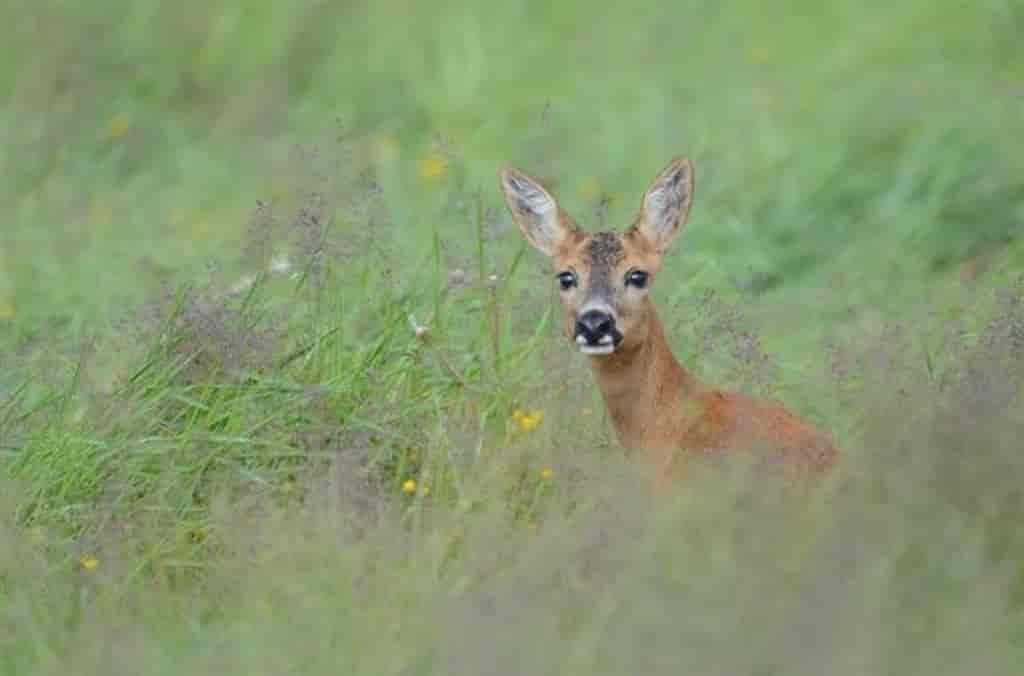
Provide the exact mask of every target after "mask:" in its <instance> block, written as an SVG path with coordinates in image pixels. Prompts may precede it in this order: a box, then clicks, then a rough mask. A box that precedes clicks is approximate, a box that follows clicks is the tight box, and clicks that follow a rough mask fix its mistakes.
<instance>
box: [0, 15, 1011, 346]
mask: <svg viewBox="0 0 1024 676" xmlns="http://www.w3.org/2000/svg"><path fill="white" fill-rule="evenodd" d="M0 12H2V15H0V20H2V26H3V28H2V31H3V33H2V38H3V39H2V40H0V44H2V45H3V46H2V47H0V49H2V50H3V60H2V66H0V84H2V87H0V92H3V99H2V111H0V115H2V127H0V134H2V139H0V140H2V143H0V146H2V148H3V151H2V152H3V154H2V156H0V171H2V176H3V181H2V185H0V190H2V191H3V192H2V194H0V203H2V204H3V208H2V211H0V214H2V216H0V218H2V220H3V223H2V226H3V227H2V228H0V232H2V235H0V246H2V254H0V322H2V324H0V327H2V328H0V331H2V332H3V336H4V338H5V339H7V340H5V341H4V342H5V343H7V344H10V343H9V339H10V337H11V334H12V332H13V333H14V334H15V335H19V334H20V335H24V333H25V332H34V331H42V332H44V333H47V334H52V332H54V331H55V330H56V329H58V328H59V327H63V326H66V325H68V324H71V325H78V324H79V323H80V322H82V321H83V320H86V319H88V320H89V321H97V320H98V321H99V322H100V323H102V322H103V321H106V320H107V319H108V315H109V314H110V312H111V310H114V311H116V310H117V309H119V308H122V307H124V304H125V303H132V302H137V301H138V300H139V299H140V298H143V297H145V295H146V294H147V293H151V292H152V289H153V288H154V283H155V282H157V281H159V280H161V279H167V278H176V279H180V278H188V276H189V275H190V274H192V273H193V272H194V270H195V266H197V265H199V264H200V263H202V262H204V261H209V260H211V259H216V260H218V261H219V262H221V263H223V264H225V265H228V264H231V263H232V262H233V261H234V260H235V259H236V258H237V257H238V252H239V251H240V249H241V247H240V246H239V242H240V236H241V233H242V231H243V226H244V224H245V222H246V220H247V219H248V217H249V214H250V213H251V211H252V209H253V207H254V205H255V202H256V200H258V199H262V200H272V199H274V198H276V197H280V196H281V194H282V193H284V192H287V191H288V190H291V189H294V190H302V189H303V187H305V186H304V185H303V184H302V181H301V180H298V179H295V180H292V181H291V182H290V183H289V180H288V179H289V178H292V179H294V178H295V176H296V174H299V173H302V172H303V171H305V172H307V174H308V169H309V168H308V167H307V166H304V165H306V164H308V163H307V162H306V161H304V160H302V159H298V160H296V159H295V158H294V156H293V154H292V152H291V151H292V149H293V147H294V146H295V145H296V144H301V145H302V146H304V147H317V148H320V149H321V151H322V152H323V153H325V154H326V155H327V156H328V157H332V155H331V153H332V152H334V146H333V145H332V142H333V141H334V140H335V139H336V138H337V137H338V136H339V135H341V134H344V135H345V138H346V139H347V143H348V146H347V147H348V149H349V150H350V151H352V150H353V149H354V152H349V154H348V155H347V156H346V157H345V158H344V159H342V158H339V157H334V159H335V160H337V161H343V162H345V163H348V164H350V165H353V164H354V165H356V166H357V168H359V169H360V170H361V169H363V168H365V167H364V166H362V165H360V163H363V164H364V165H370V166H372V168H373V170H374V171H376V172H377V173H378V174H381V175H383V176H384V180H386V181H389V185H388V190H387V195H386V199H387V200H388V203H389V207H390V210H391V214H392V216H391V219H392V220H393V222H394V225H395V227H394V228H393V229H392V230H389V231H388V233H380V237H381V239H384V238H398V239H401V240H404V241H406V242H419V243H422V242H425V241H428V239H427V238H428V233H429V231H430V223H429V222H430V221H432V220H433V221H436V220H437V219H438V218H440V217H439V216H438V214H437V213H436V210H432V209H431V202H430V197H431V195H430V193H432V192H433V193H441V192H443V191H445V190H446V189H450V182H451V179H452V176H451V174H450V173H446V172H445V171H444V168H442V169H441V170H440V171H439V172H435V173H434V174H431V171H430V169H429V168H427V169H425V168H424V166H425V165H424V162H427V163H429V161H430V154H431V153H433V152H436V151H437V148H438V146H439V144H443V148H444V149H445V152H448V153H453V154H455V155H456V156H457V157H458V158H459V161H460V166H461V167H463V169H464V173H465V175H464V176H462V177H461V180H462V181H463V185H468V186H469V188H470V189H479V190H482V191H483V194H484V198H485V199H486V200H487V202H488V203H489V204H493V205H495V206H497V205H498V204H499V202H498V196H497V190H496V188H495V180H494V175H495V172H496V170H497V168H498V166H499V165H500V164H501V163H503V162H506V161H510V162H514V163H517V164H519V165H521V166H522V167H523V168H524V169H526V170H527V171H531V172H533V173H535V174H537V175H540V176H543V177H545V178H546V179H548V180H549V181H550V182H551V183H552V184H553V187H554V189H555V190H556V192H557V193H558V194H559V196H560V197H561V198H562V199H563V200H564V201H565V202H566V203H567V205H568V206H569V207H570V209H571V210H573V211H574V212H575V213H576V214H577V216H578V218H579V219H580V220H581V221H583V222H585V223H588V224H591V225H592V224H593V222H594V219H593V217H592V211H593V209H592V207H593V204H591V203H592V202H595V201H596V198H597V197H599V196H604V197H606V198H607V199H606V201H608V202H609V207H610V211H609V213H608V217H607V222H608V224H609V225H614V226H618V225H621V224H624V223H625V222H626V219H627V218H629V217H630V216H631V215H632V211H633V209H634V208H635V206H636V203H637V201H638V196H639V194H640V191H641V190H642V189H643V187H644V185H645V184H646V182H647V181H648V180H649V179H650V177H651V176H652V175H653V174H654V172H656V171H657V170H658V168H660V167H661V166H662V165H663V164H664V163H666V162H667V161H668V159H669V158H670V157H671V156H673V155H675V154H686V155H689V156H691V157H693V158H694V159H695V161H696V163H697V168H698V190H699V192H698V194H697V198H696V209H695V212H694V215H693V221H692V225H691V228H690V232H689V233H688V234H687V236H686V238H685V239H684V240H683V242H684V243H683V244H681V245H679V246H678V247H677V249H678V250H677V251H676V252H675V253H674V255H675V258H674V260H675V261H678V262H677V263H674V264H673V265H674V266H675V267H679V268H685V269H686V271H687V276H692V275H694V274H697V273H698V272H699V271H703V272H711V273H713V274H714V280H715V282H714V283H715V284H719V283H725V284H731V285H733V286H737V287H740V288H751V289H754V290H757V291H763V290H778V289H783V290H785V291H787V292H789V291H793V293H794V294H795V293H796V290H799V289H803V290H804V291H808V292H811V291H813V290H821V289H826V288H827V289H829V291H830V293H831V294H832V295H831V297H830V299H829V300H827V301H821V302H824V303H826V304H828V305H831V306H833V307H834V308H841V309H842V311H843V312H846V311H848V310H849V308H851V307H852V308H853V309H854V311H855V312H861V311H863V312H867V311H869V309H878V310H882V311H894V312H899V311H900V309H901V308H902V307H905V306H906V305H907V304H908V303H914V302H919V301H927V298H926V297H927V296H928V295H930V293H929V292H928V291H927V289H929V288H931V286H932V285H933V284H934V283H935V282H936V281H937V280H939V281H941V280H943V279H945V278H946V275H948V274H950V273H951V271H953V272H955V269H956V266H957V265H958V264H961V263H962V262H963V261H965V260H967V259H969V258H971V257H973V256H977V255H979V254H985V253H990V252H994V251H1003V250H1004V249H1005V247H1006V246H1007V245H1008V243H1009V242H1011V241H1012V240H1013V238H1014V237H1015V235H1017V234H1019V232H1020V229H1021V222H1022V209H1024V206H1022V205H1024V187H1022V181H1021V176H1024V166H1022V164H1024V159H1022V158H1024V153H1022V152H1021V147H1020V143H1021V141H1020V139H1021V138H1022V131H1024V114H1022V107H1021V106H1022V103H1021V91H1020V86H1021V85H1020V83H1021V82H1022V81H1024V72H1022V71H1024V51H1022V50H1024V48H1022V47H1021V45H1020V40H1019V36H1020V34H1021V30H1022V27H1024V9H1022V6H1021V5H1020V4H1019V3H1014V2H996V1H992V2H983V3H974V4H967V3H959V2H950V3H942V2H940V3H932V2H900V3H892V2H870V1H869V2H852V1H851V2H843V1H835V2H824V3H818V2H792V3H785V4H784V5H781V6H775V5H762V4H760V3H753V2H735V3H728V2H682V3H677V2H666V3H638V4H629V5H626V4H616V3H607V4H593V3H587V4H583V3H575V2H565V3H541V2H515V1H512V2H501V3H474V2H462V3H458V2H431V3H415V2H390V1H385V2H375V3H350V2H274V3H271V2H248V3H243V2H188V1H186V2H178V3H160V2H151V1H145V0H144V1H140V2H112V1H109V0H107V1H103V2H92V3H79V4H75V3H66V2H52V1H48V0H43V1H40V2H31V3H29V2H9V3H5V4H4V7H3V8H2V9H0ZM375 143H376V144H377V146H375V145H374V144H375ZM380 144H383V145H384V146H386V147H387V148H389V149H391V150H392V151H393V152H390V153H383V154H382V153H379V152H378V153H374V148H375V147H378V149H379V146H380ZM388 162H391V164H392V165H393V166H382V165H386V164H387V163H388ZM303 180H308V177H306V178H304V179H303ZM502 218H504V214H503V213H502ZM339 220H341V219H339ZM442 226H443V227H442V236H443V237H446V238H451V239H457V238H464V237H466V236H467V235H466V234H465V233H466V230H460V229H459V223H458V222H457V221H455V222H451V221H450V220H449V221H448V222H444V223H442ZM338 232H343V231H340V230H339V231H338ZM500 241H501V243H502V246H507V247H508V248H509V249H511V248H512V247H515V246H518V241H517V235H516V233H515V232H513V231H511V230H507V229H506V230H503V231H502V234H501V237H500ZM1015 262H1016V264H1018V265H1019V264H1020V255H1019V253H1018V254H1017V255H1016V258H1015ZM679 279H683V278H682V277H680V278H679ZM789 298H792V299H798V300H799V302H800V303H804V302H812V300H813V298H812V296H807V297H806V298H805V297H803V296H799V297H798V296H797V295H793V296H788V297H787V299H789ZM819 304H820V303H819ZM894 307H895V309H893V308H894ZM44 327H45V328H44Z"/></svg>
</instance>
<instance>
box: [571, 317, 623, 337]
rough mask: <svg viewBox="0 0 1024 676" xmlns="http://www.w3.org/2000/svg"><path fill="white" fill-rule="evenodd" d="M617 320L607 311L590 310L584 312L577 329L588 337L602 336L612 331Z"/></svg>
mask: <svg viewBox="0 0 1024 676" xmlns="http://www.w3.org/2000/svg"><path fill="white" fill-rule="evenodd" d="M614 328H615V320H614V319H612V316H611V315H610V314H608V313H607V312H601V311H600V310H590V311H589V312H584V313H583V314H582V315H581V316H580V318H579V320H578V321H577V330H578V332H579V333H582V334H583V335H585V336H586V337H587V338H592V339H593V338H600V337H601V336H605V335H607V334H609V333H611V332H612V330H613V329H614Z"/></svg>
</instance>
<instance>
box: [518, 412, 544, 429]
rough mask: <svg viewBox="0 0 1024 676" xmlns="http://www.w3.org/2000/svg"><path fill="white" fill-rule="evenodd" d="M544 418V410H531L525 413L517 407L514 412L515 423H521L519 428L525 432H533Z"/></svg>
mask: <svg viewBox="0 0 1024 676" xmlns="http://www.w3.org/2000/svg"><path fill="white" fill-rule="evenodd" d="M543 419H544V411H530V412H529V413H524V412H523V411H520V410H519V409H516V410H515V411H514V412H513V413H512V420H514V421H515V423H516V424H517V425H519V429H521V430H522V431H524V432H532V431H533V430H535V429H537V426H538V425H540V421H541V420H543Z"/></svg>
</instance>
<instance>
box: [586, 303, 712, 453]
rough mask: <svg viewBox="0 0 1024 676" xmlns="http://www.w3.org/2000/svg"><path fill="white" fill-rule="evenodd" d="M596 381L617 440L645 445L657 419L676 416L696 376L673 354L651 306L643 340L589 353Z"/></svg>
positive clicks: (660, 420)
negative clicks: (599, 354) (599, 353)
mask: <svg viewBox="0 0 1024 676" xmlns="http://www.w3.org/2000/svg"><path fill="white" fill-rule="evenodd" d="M590 363H591V368H592V369H593V371H594V375H595V378H596V380H597V384H598V387H599V388H600V389H601V395H602V397H603V399H604V403H605V406H606V407H607V409H608V413H609V415H610V416H611V419H612V424H613V425H614V427H615V433H616V436H617V437H618V439H619V442H620V443H621V444H622V445H623V446H625V447H626V448H627V449H630V450H632V449H637V448H641V447H643V446H644V445H645V444H644V439H645V437H647V436H649V435H650V434H652V433H654V432H655V429H656V427H657V426H658V424H659V423H664V422H667V421H669V420H670V419H672V418H673V417H675V415H676V414H677V412H679V411H681V410H682V403H683V400H684V399H685V398H686V396H688V395H689V394H690V393H691V392H692V390H693V388H694V386H695V380H694V378H693V377H692V376H691V375H690V373H689V372H688V371H687V370H686V369H685V368H683V366H682V365H681V364H680V363H679V361H678V360H677V359H676V358H675V355H673V354H672V350H671V348H670V347H669V344H668V341H667V340H666V338H665V331H664V328H663V326H662V324H661V320H660V319H659V318H658V315H657V313H656V312H655V310H654V308H653V307H650V308H649V309H648V326H647V332H646V338H645V339H644V341H643V342H641V343H639V344H637V345H633V346H631V347H630V348H628V349H626V350H621V349H620V350H616V351H615V352H614V353H612V354H611V355H608V356H606V357H591V358H590Z"/></svg>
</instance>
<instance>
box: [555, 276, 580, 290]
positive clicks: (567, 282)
mask: <svg viewBox="0 0 1024 676" xmlns="http://www.w3.org/2000/svg"><path fill="white" fill-rule="evenodd" d="M558 284H559V285H560V286H561V287H562V291H568V290H569V289H571V288H572V287H574V286H576V275H574V274H573V273H571V272H568V271H567V272H560V273H558Z"/></svg>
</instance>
